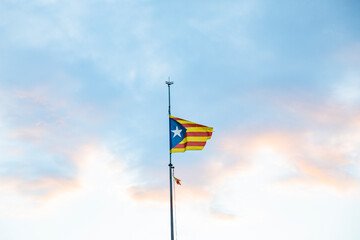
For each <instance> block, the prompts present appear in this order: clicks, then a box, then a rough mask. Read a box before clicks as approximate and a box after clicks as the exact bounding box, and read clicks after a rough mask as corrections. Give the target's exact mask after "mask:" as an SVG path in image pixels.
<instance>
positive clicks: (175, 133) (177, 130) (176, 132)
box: [171, 126, 182, 138]
mask: <svg viewBox="0 0 360 240" xmlns="http://www.w3.org/2000/svg"><path fill="white" fill-rule="evenodd" d="M171 131H172V132H173V133H174V136H173V138H174V137H175V136H179V137H181V132H182V129H178V127H177V126H176V129H175V130H171Z"/></svg>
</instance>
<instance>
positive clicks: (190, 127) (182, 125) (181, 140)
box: [170, 115, 213, 153]
mask: <svg viewBox="0 0 360 240" xmlns="http://www.w3.org/2000/svg"><path fill="white" fill-rule="evenodd" d="M170 131H171V132H170V152H171V153H175V152H185V151H186V150H202V149H203V148H204V146H205V144H206V141H207V140H208V139H210V138H211V136H212V132H213V128H212V127H207V126H204V125H200V124H197V123H193V122H190V121H187V120H184V119H181V118H178V117H173V116H171V115H170Z"/></svg>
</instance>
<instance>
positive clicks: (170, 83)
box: [165, 77, 174, 240]
mask: <svg viewBox="0 0 360 240" xmlns="http://www.w3.org/2000/svg"><path fill="white" fill-rule="evenodd" d="M165 83H166V84H167V85H168V95H169V153H170V158H169V159H170V163H169V180H170V230H171V240H174V215H173V196H172V194H173V190H172V171H171V170H172V168H173V165H172V163H171V152H170V148H171V125H170V115H171V105H170V85H172V84H173V83H174V82H171V81H170V77H169V79H168V81H166V82H165Z"/></svg>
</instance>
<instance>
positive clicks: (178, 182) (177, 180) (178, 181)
mask: <svg viewBox="0 0 360 240" xmlns="http://www.w3.org/2000/svg"><path fill="white" fill-rule="evenodd" d="M174 179H175V181H176V183H177V184H178V185H181V183H180V181H181V180H180V179H178V178H176V177H174Z"/></svg>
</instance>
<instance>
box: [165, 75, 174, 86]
mask: <svg viewBox="0 0 360 240" xmlns="http://www.w3.org/2000/svg"><path fill="white" fill-rule="evenodd" d="M165 83H166V84H167V85H168V86H169V87H170V85H172V84H174V82H172V81H170V76H169V78H168V81H166V82H165Z"/></svg>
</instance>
